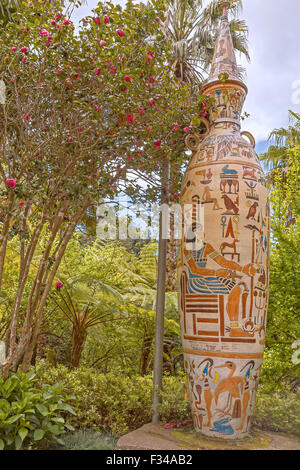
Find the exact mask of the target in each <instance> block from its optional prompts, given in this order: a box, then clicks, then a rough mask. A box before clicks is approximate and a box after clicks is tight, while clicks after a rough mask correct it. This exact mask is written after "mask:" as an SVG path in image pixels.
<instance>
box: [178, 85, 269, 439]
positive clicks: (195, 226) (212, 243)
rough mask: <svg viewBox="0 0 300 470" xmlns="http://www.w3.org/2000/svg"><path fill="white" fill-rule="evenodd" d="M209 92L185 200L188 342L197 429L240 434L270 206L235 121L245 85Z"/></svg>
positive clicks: (260, 308)
mask: <svg viewBox="0 0 300 470" xmlns="http://www.w3.org/2000/svg"><path fill="white" fill-rule="evenodd" d="M207 93H208V94H209V95H210V96H211V97H213V98H214V99H215V100H216V101H215V102H216V105H215V107H214V109H213V110H212V114H211V115H212V121H211V124H212V125H211V128H210V131H209V133H208V135H207V136H206V137H205V138H204V139H203V141H202V142H201V143H200V142H199V143H198V145H196V146H194V147H193V149H194V150H195V151H194V155H193V157H192V159H191V161H190V164H189V166H188V168H187V171H186V173H185V176H184V179H183V186H182V191H181V199H180V204H181V206H182V212H183V213H184V214H185V217H184V222H183V235H182V240H181V244H180V248H179V260H178V281H179V306H180V316H181V331H182V343H183V351H184V364H185V370H186V374H187V381H188V388H189V398H190V402H191V408H192V415H193V422H194V427H195V429H196V430H197V431H201V432H202V433H204V434H206V435H210V436H217V437H224V438H232V439H236V438H242V437H245V436H246V435H247V433H248V432H249V429H250V425H251V417H252V415H253V410H254V404H255V394H256V389H257V385H258V380H259V374H260V368H261V365H262V358H263V350H264V338H265V329H266V317H267V306H268V280H269V269H268V263H269V206H268V195H267V187H266V181H265V178H264V174H263V170H262V168H261V165H260V162H259V159H258V156H257V154H256V152H255V150H254V148H253V145H251V143H249V142H248V140H247V139H245V138H244V137H243V135H241V133H240V126H239V124H238V117H239V116H238V114H239V112H240V110H241V108H242V104H243V101H244V98H245V94H246V92H245V90H244V89H243V87H239V86H238V85H236V84H234V83H233V84H231V85H230V84H229V83H228V84H226V85H222V84H220V83H219V84H216V85H215V86H213V87H211V88H210V89H209V90H208V92H207ZM250 137H251V136H250ZM252 143H253V142H252Z"/></svg>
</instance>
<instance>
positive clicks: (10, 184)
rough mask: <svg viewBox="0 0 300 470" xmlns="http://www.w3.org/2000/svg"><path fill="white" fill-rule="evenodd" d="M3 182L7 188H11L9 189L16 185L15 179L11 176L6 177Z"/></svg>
mask: <svg viewBox="0 0 300 470" xmlns="http://www.w3.org/2000/svg"><path fill="white" fill-rule="evenodd" d="M5 183H6V184H7V186H8V187H9V188H11V189H14V188H15V187H16V184H17V182H16V180H15V179H13V178H8V179H7V180H6V181H5Z"/></svg>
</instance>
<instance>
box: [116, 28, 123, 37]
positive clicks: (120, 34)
mask: <svg viewBox="0 0 300 470" xmlns="http://www.w3.org/2000/svg"><path fill="white" fill-rule="evenodd" d="M117 34H118V36H120V37H122V36H125V33H124V31H123V29H117Z"/></svg>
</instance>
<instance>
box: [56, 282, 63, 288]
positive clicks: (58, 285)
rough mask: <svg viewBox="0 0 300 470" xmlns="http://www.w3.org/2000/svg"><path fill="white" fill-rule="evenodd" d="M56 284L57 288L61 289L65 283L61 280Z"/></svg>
mask: <svg viewBox="0 0 300 470" xmlns="http://www.w3.org/2000/svg"><path fill="white" fill-rule="evenodd" d="M55 285H56V288H57V289H61V288H62V286H63V283H62V282H60V281H58V282H57V283H56V284H55Z"/></svg>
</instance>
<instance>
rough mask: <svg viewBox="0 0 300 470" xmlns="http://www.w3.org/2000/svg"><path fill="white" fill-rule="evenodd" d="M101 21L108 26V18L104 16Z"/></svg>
mask: <svg viewBox="0 0 300 470" xmlns="http://www.w3.org/2000/svg"><path fill="white" fill-rule="evenodd" d="M103 21H104V23H105V24H108V23H109V18H108V16H106V15H105V16H104V18H103Z"/></svg>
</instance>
